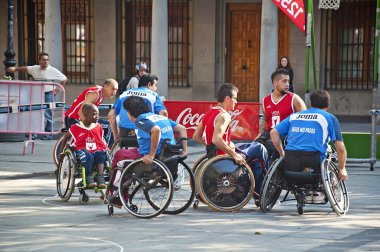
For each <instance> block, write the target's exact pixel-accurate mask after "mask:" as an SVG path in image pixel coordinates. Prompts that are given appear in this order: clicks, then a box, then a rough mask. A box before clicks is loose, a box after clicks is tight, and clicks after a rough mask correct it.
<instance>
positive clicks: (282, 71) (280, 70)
mask: <svg viewBox="0 0 380 252" xmlns="http://www.w3.org/2000/svg"><path fill="white" fill-rule="evenodd" d="M280 75H288V76H289V72H288V70H286V69H284V68H277V69H276V70H274V72H273V73H272V74H271V76H270V79H271V80H272V83H273V81H274V80H277V78H278V77H279V76H280Z"/></svg>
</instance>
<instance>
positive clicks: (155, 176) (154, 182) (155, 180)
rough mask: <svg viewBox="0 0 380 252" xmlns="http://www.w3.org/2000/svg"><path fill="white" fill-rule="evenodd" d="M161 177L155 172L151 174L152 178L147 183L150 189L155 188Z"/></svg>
mask: <svg viewBox="0 0 380 252" xmlns="http://www.w3.org/2000/svg"><path fill="white" fill-rule="evenodd" d="M160 180H161V176H160V175H159V174H158V173H157V172H153V173H152V178H151V179H150V180H149V181H148V183H149V185H150V188H153V187H155V186H156V185H157V184H158V182H160Z"/></svg>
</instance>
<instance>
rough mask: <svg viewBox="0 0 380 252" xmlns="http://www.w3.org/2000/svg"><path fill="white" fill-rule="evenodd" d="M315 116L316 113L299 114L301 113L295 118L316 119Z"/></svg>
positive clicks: (316, 116)
mask: <svg viewBox="0 0 380 252" xmlns="http://www.w3.org/2000/svg"><path fill="white" fill-rule="evenodd" d="M317 118H318V115H307V114H306V115H305V114H301V115H298V116H297V118H296V119H317Z"/></svg>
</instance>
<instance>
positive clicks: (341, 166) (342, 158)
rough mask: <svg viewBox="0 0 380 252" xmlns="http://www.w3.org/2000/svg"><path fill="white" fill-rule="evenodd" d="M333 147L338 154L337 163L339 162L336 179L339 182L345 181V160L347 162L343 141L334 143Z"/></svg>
mask: <svg viewBox="0 0 380 252" xmlns="http://www.w3.org/2000/svg"><path fill="white" fill-rule="evenodd" d="M334 145H335V147H336V151H337V152H338V162H339V174H338V177H339V179H340V180H347V179H348V174H347V170H346V160H347V150H346V146H345V145H344V143H343V141H335V142H334Z"/></svg>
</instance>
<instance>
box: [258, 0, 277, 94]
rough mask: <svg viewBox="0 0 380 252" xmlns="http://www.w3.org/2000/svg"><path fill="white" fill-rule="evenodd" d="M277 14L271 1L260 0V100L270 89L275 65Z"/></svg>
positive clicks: (275, 7)
mask: <svg viewBox="0 0 380 252" xmlns="http://www.w3.org/2000/svg"><path fill="white" fill-rule="evenodd" d="M277 33H278V14H277V6H276V5H275V4H274V3H273V2H272V1H267V0H265V1H262V7H261V35H260V101H261V100H262V99H263V98H264V97H265V95H267V94H269V93H270V92H271V91H272V88H273V86H272V81H271V79H270V75H271V73H272V72H273V71H274V70H275V68H276V67H277V58H278V35H277Z"/></svg>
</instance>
